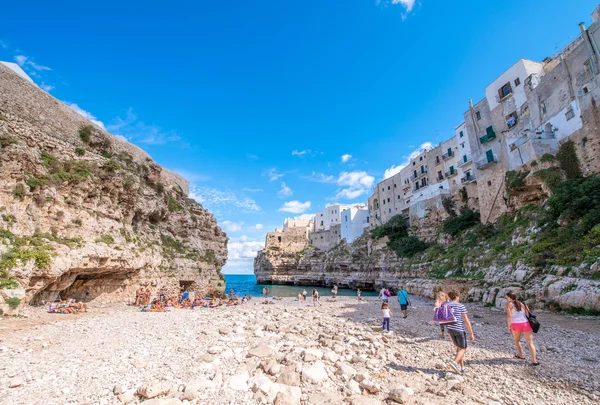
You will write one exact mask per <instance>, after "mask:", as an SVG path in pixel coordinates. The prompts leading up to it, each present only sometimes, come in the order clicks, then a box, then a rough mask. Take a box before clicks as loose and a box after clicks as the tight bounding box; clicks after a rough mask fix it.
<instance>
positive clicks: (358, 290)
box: [356, 288, 361, 301]
mask: <svg viewBox="0 0 600 405" xmlns="http://www.w3.org/2000/svg"><path fill="white" fill-rule="evenodd" d="M356 295H357V296H358V300H359V301H360V300H361V298H360V288H359V289H357V290H356Z"/></svg>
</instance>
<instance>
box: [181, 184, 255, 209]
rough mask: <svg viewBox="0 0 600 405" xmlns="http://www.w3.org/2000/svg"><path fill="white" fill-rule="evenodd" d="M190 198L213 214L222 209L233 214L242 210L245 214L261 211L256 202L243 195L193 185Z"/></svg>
mask: <svg viewBox="0 0 600 405" xmlns="http://www.w3.org/2000/svg"><path fill="white" fill-rule="evenodd" d="M190 198H192V199H194V200H196V201H197V202H199V203H200V204H202V205H203V206H205V207H207V208H209V209H210V210H211V211H213V212H215V211H217V210H219V209H221V208H225V209H228V210H229V211H231V212H234V211H240V210H241V211H242V212H244V213H253V212H259V211H260V206H259V205H258V204H257V203H256V201H254V200H253V199H251V198H248V197H246V196H243V195H237V194H236V193H234V192H232V191H223V190H219V189H214V188H208V187H198V186H196V185H192V187H190Z"/></svg>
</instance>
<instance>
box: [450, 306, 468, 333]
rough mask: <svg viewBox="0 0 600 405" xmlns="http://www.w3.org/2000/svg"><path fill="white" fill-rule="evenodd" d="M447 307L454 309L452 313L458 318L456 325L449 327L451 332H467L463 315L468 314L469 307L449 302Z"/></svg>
mask: <svg viewBox="0 0 600 405" xmlns="http://www.w3.org/2000/svg"><path fill="white" fill-rule="evenodd" d="M446 305H448V306H449V307H450V308H452V313H453V314H454V317H455V318H456V323H455V324H454V325H448V326H447V328H448V329H449V330H455V331H458V332H465V321H464V319H463V314H466V313H467V307H465V306H464V305H463V304H461V303H460V302H448V303H447V304H446Z"/></svg>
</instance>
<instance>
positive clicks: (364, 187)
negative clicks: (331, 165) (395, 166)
mask: <svg viewBox="0 0 600 405" xmlns="http://www.w3.org/2000/svg"><path fill="white" fill-rule="evenodd" d="M374 182H375V177H373V176H370V175H368V174H367V172H365V171H354V172H341V173H340V177H339V178H338V180H337V184H338V185H339V186H342V187H346V188H343V189H341V190H339V191H338V193H337V194H336V196H335V198H344V199H347V200H354V199H355V198H358V197H360V196H361V195H363V194H366V193H367V192H368V191H369V189H370V188H371V187H373V183H374Z"/></svg>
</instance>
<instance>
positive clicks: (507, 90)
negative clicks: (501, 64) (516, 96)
mask: <svg viewBox="0 0 600 405" xmlns="http://www.w3.org/2000/svg"><path fill="white" fill-rule="evenodd" d="M510 94H512V87H510V83H506V84H505V85H504V86H502V87H500V88H499V89H498V97H500V100H502V99H503V98H504V97H506V96H508V95H510Z"/></svg>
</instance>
